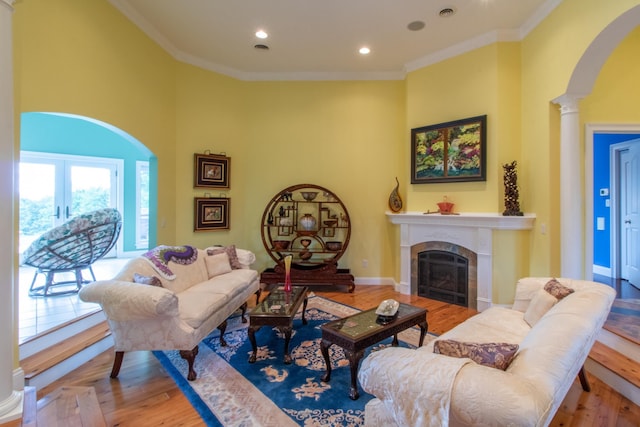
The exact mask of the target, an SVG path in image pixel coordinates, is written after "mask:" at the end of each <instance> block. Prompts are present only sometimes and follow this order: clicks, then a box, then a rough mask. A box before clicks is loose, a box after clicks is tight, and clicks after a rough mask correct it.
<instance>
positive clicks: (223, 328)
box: [218, 319, 227, 347]
mask: <svg viewBox="0 0 640 427" xmlns="http://www.w3.org/2000/svg"><path fill="white" fill-rule="evenodd" d="M218 330H220V346H222V347H226V346H227V342H226V341H225V340H224V331H226V330H227V320H226V319H225V321H224V322H222V323H221V324H219V325H218Z"/></svg>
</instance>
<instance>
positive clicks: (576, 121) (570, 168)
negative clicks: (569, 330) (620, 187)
mask: <svg viewBox="0 0 640 427" xmlns="http://www.w3.org/2000/svg"><path fill="white" fill-rule="evenodd" d="M638 25H640V5H639V6H635V7H633V8H632V9H630V10H628V11H627V12H625V13H623V14H622V15H620V16H619V17H618V18H616V19H615V20H614V21H612V22H611V23H610V24H609V25H608V26H607V27H606V28H605V29H604V30H603V31H602V32H601V33H600V34H599V35H598V36H597V37H596V38H595V39H594V40H593V42H592V43H591V44H590V45H589V47H588V48H587V49H586V51H585V53H584V54H583V55H582V57H581V58H580V60H579V61H578V64H577V65H576V67H575V69H574V71H573V73H572V75H571V78H570V80H569V84H568V85H567V90H566V92H565V94H564V95H562V96H560V97H558V98H556V99H555V100H553V102H554V103H556V104H558V105H560V112H561V121H560V126H561V129H560V145H561V149H560V156H561V159H560V165H561V171H562V174H561V181H562V183H561V184H562V185H561V190H560V191H561V194H560V223H561V227H560V228H561V238H560V240H561V253H562V262H561V274H562V275H563V276H566V277H586V278H590V277H592V273H591V269H592V265H593V230H592V228H591V224H592V223H593V196H592V194H591V188H592V183H593V169H592V166H591V165H592V162H593V146H591V145H590V144H586V145H585V155H584V157H582V156H581V152H582V150H581V140H580V112H579V108H578V102H579V100H580V99H583V98H585V97H586V96H588V95H589V94H590V93H591V92H592V90H593V86H594V84H595V81H596V79H597V77H598V74H599V72H600V70H601V68H602V66H603V65H604V63H605V62H606V60H607V59H608V58H609V56H610V55H611V53H612V52H613V50H614V49H615V48H616V47H617V46H618V45H619V44H620V43H621V42H622V40H623V39H624V38H625V37H626V36H627V35H628V34H629V33H630V32H631V31H632V30H634V29H635V28H636V27H637V26H638ZM582 161H584V163H582ZM583 167H584V181H583V178H582V176H583V174H582V168H583ZM583 187H584V188H583ZM576 248H582V249H583V250H580V251H577V250H575V249H576Z"/></svg>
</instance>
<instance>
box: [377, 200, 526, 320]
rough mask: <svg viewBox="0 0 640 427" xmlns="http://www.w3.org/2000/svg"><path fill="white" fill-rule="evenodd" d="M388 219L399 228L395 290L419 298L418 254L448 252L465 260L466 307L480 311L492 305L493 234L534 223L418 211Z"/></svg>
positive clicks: (522, 218) (513, 218)
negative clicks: (398, 258) (398, 281)
mask: <svg viewBox="0 0 640 427" xmlns="http://www.w3.org/2000/svg"><path fill="white" fill-rule="evenodd" d="M387 217H388V218H389V221H391V222H392V223H393V224H397V225H400V283H398V284H397V285H396V290H398V291H399V292H400V293H403V294H407V295H418V292H419V291H418V287H419V284H418V282H419V280H418V270H417V266H418V254H419V253H421V252H425V251H444V252H451V253H454V254H456V255H459V256H461V257H464V258H466V259H467V262H468V270H467V297H466V300H467V301H466V306H467V307H470V308H475V309H477V310H479V311H483V310H485V309H487V308H489V307H491V305H492V304H493V294H494V292H493V262H494V260H493V233H494V232H495V231H500V230H509V231H511V230H531V229H532V228H533V222H534V220H535V215H532V214H525V215H524V216H502V215H500V214H484V213H460V214H458V215H425V214H423V213H421V212H407V213H399V214H396V213H391V212H388V213H387ZM513 253H516V251H515V250H514V251H513ZM505 262H511V261H510V260H505Z"/></svg>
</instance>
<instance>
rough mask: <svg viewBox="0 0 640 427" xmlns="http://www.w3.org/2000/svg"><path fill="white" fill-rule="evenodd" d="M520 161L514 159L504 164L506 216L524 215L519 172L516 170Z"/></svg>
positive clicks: (503, 213) (504, 213)
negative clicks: (520, 198) (519, 189)
mask: <svg viewBox="0 0 640 427" xmlns="http://www.w3.org/2000/svg"><path fill="white" fill-rule="evenodd" d="M517 164H518V163H517V162H516V161H515V160H514V161H513V162H511V163H505V164H504V165H502V168H503V169H504V208H505V210H504V212H502V215H504V216H522V215H523V214H522V211H521V210H520V202H519V200H518V199H519V197H520V196H519V194H518V173H517V171H516V165H517Z"/></svg>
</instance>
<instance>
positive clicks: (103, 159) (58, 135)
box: [18, 112, 157, 343]
mask: <svg viewBox="0 0 640 427" xmlns="http://www.w3.org/2000/svg"><path fill="white" fill-rule="evenodd" d="M20 126H21V132H20V135H21V140H20V153H21V156H20V189H21V191H20V251H23V250H24V249H26V247H27V246H28V243H29V240H30V239H31V240H32V239H34V238H37V236H39V235H40V234H42V233H43V232H44V231H46V230H48V229H49V228H51V227H53V226H54V225H57V223H56V221H57V222H59V223H62V222H65V221H66V220H68V219H69V218H70V217H73V216H76V215H78V214H81V213H82V212H83V211H87V210H93V209H95V208H101V207H115V208H117V209H118V211H119V212H120V213H121V215H122V218H123V227H122V232H121V233H120V238H119V242H118V244H117V253H115V254H113V256H117V257H119V258H127V257H131V256H132V255H135V254H138V253H140V252H141V251H144V250H146V249H148V248H149V247H152V246H154V245H155V240H156V230H155V227H150V223H151V224H154V223H155V221H149V219H150V218H155V212H156V205H157V202H156V201H157V185H156V182H157V160H156V157H155V155H154V154H153V153H152V152H151V151H150V150H149V149H147V148H146V147H145V146H144V145H143V144H142V143H141V142H140V141H138V140H137V139H135V138H134V137H132V136H131V135H129V134H127V133H126V132H124V131H122V130H121V129H118V128H116V127H114V126H111V125H110V124H108V123H104V122H102V121H99V120H96V119H92V118H89V117H83V116H78V115H71V114H63V113H39V112H31V113H23V114H22V115H21V123H20ZM72 198H75V199H74V200H73V201H72V200H71V199H72ZM100 203H107V204H108V206H102V205H99V204H100ZM97 204H98V206H96V205H97ZM105 261H107V260H105ZM98 262H102V260H100V261H98ZM122 263H123V262H120V263H116V262H112V263H111V265H106V264H107V263H106V262H105V263H102V264H103V265H102V267H101V266H97V268H94V272H95V273H96V278H97V279H98V280H100V279H107V278H110V277H112V276H113V274H114V269H116V268H117V266H118V265H122ZM116 271H117V270H116ZM18 276H19V277H18V278H19V283H20V287H19V289H20V291H19V313H20V315H19V342H20V343H23V342H24V341H26V340H29V339H30V338H32V337H34V336H37V335H38V334H41V333H43V332H45V331H47V330H50V329H51V328H55V327H56V326H57V325H60V324H62V323H66V322H69V321H73V320H74V319H75V318H77V317H80V316H83V315H86V314H89V313H91V312H95V311H97V310H99V307H98V306H96V305H94V304H86V303H82V302H80V301H79V300H78V297H77V295H75V294H72V295H65V296H60V297H33V296H30V295H28V291H27V290H28V288H29V287H30V284H31V281H32V280H33V279H34V276H35V279H36V280H44V276H42V277H41V278H39V277H38V276H37V275H35V274H34V271H33V269H30V268H26V267H21V268H20V271H19V275H18Z"/></svg>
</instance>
